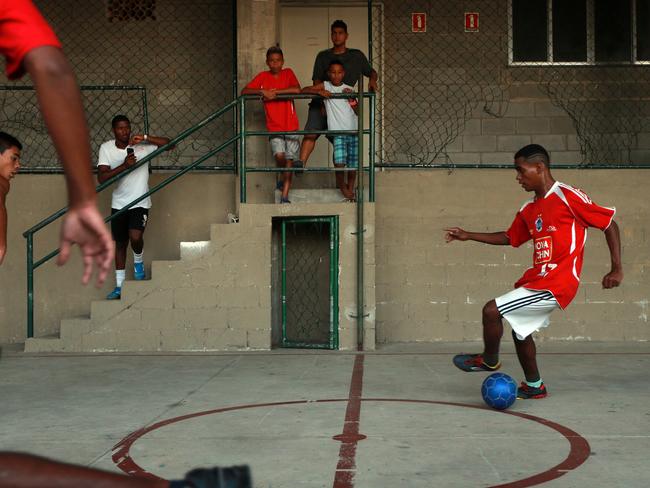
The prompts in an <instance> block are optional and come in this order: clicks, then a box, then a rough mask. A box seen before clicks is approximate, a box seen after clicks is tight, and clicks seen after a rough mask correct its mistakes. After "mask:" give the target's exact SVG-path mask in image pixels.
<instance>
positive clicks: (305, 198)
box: [275, 188, 368, 203]
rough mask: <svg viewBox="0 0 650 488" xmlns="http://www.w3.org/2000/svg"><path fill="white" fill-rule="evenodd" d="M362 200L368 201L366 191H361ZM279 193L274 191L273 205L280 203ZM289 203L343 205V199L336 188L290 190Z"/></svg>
mask: <svg viewBox="0 0 650 488" xmlns="http://www.w3.org/2000/svg"><path fill="white" fill-rule="evenodd" d="M363 195H364V197H363V198H364V200H365V201H366V202H367V201H368V190H367V189H364V191H363ZM280 196H281V192H280V191H279V190H275V203H280ZM289 200H291V203H337V202H340V203H344V202H345V198H344V197H343V195H342V194H341V192H340V191H339V190H338V189H336V188H319V189H295V190H294V189H291V191H289Z"/></svg>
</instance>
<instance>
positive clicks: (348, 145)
mask: <svg viewBox="0 0 650 488" xmlns="http://www.w3.org/2000/svg"><path fill="white" fill-rule="evenodd" d="M334 164H336V165H343V164H344V165H346V166H347V167H348V168H357V167H358V166H359V138H358V137H357V136H349V135H342V136H334Z"/></svg>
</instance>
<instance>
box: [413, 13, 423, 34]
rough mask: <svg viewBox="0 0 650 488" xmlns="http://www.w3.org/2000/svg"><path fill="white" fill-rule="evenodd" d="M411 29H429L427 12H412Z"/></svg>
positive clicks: (414, 30)
mask: <svg viewBox="0 0 650 488" xmlns="http://www.w3.org/2000/svg"><path fill="white" fill-rule="evenodd" d="M411 31H412V32H426V31H427V14H425V13H422V12H413V13H411Z"/></svg>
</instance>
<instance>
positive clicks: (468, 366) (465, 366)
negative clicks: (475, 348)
mask: <svg viewBox="0 0 650 488" xmlns="http://www.w3.org/2000/svg"><path fill="white" fill-rule="evenodd" d="M454 366H456V367H457V368H458V369H461V370H463V371H466V372H476V371H488V372H490V371H496V370H497V369H499V368H500V367H501V362H500V361H499V362H498V363H497V364H495V365H494V366H490V365H488V364H486V363H485V361H484V360H483V354H457V355H456V356H454Z"/></svg>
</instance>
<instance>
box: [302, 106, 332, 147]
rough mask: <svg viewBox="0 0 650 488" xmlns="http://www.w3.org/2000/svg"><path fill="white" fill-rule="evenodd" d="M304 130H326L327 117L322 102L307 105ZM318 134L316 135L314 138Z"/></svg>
mask: <svg viewBox="0 0 650 488" xmlns="http://www.w3.org/2000/svg"><path fill="white" fill-rule="evenodd" d="M305 130H327V115H326V114H325V105H323V101H322V100H314V101H313V102H311V103H310V104H309V112H308V114H307V123H306V124H305ZM319 135H320V134H318V135H316V138H318V137H319Z"/></svg>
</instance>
